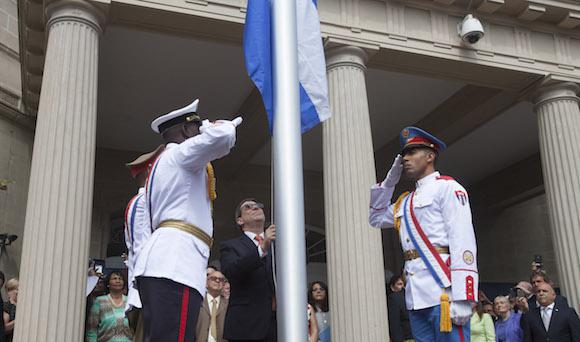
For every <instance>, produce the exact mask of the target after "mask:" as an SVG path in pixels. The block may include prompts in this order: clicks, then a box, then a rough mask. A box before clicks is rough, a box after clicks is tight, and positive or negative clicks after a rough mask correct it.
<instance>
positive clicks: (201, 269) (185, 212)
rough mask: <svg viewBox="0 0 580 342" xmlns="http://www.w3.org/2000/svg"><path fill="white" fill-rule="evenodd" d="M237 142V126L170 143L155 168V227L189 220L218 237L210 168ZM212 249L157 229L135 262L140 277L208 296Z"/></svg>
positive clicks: (151, 192) (151, 202)
mask: <svg viewBox="0 0 580 342" xmlns="http://www.w3.org/2000/svg"><path fill="white" fill-rule="evenodd" d="M235 141H236V130H235V127H234V125H233V124H231V123H228V122H224V123H222V124H221V125H210V126H209V127H207V128H205V129H204V130H203V133H201V134H199V135H196V136H195V137H192V138H189V139H187V140H186V141H184V142H182V143H181V144H174V143H170V144H167V146H166V147H165V151H164V152H163V153H162V154H161V156H160V157H159V160H158V162H157V163H155V165H154V166H153V169H152V170H151V175H150V178H149V183H148V189H147V190H148V193H147V197H146V199H147V204H148V206H149V207H150V208H151V221H152V227H157V226H158V225H159V223H160V222H162V221H164V220H183V221H187V222H189V223H190V224H193V225H195V226H197V227H199V228H200V229H202V230H203V231H205V232H206V233H207V234H208V235H209V236H212V235H213V222H212V217H211V201H210V199H209V196H208V178H207V173H206V165H207V163H209V162H210V161H212V160H215V159H218V158H221V157H223V156H225V155H227V154H228V153H229V151H230V149H231V148H232V147H233V146H234V143H235ZM209 252H210V249H209V247H208V246H207V245H206V244H205V243H204V242H202V241H201V240H198V239H197V238H196V237H194V236H193V235H191V234H189V233H186V232H183V231H181V230H178V229H173V228H162V229H154V231H153V234H152V235H151V237H150V238H149V240H148V241H147V242H146V243H145V245H144V246H143V249H142V251H141V252H140V253H139V257H138V259H137V262H136V264H135V271H134V273H135V277H138V276H146V277H155V278H166V279H171V280H173V281H175V282H177V283H180V284H183V285H186V286H189V287H192V288H194V289H196V290H197V291H198V292H199V293H200V294H201V295H202V296H204V295H205V291H206V288H205V284H206V267H207V260H208V257H209Z"/></svg>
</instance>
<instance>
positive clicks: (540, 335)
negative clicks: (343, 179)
mask: <svg viewBox="0 0 580 342" xmlns="http://www.w3.org/2000/svg"><path fill="white" fill-rule="evenodd" d="M536 298H537V301H538V304H539V306H538V307H535V308H533V309H530V311H529V312H528V313H526V314H525V315H524V316H523V317H524V318H523V319H524V339H525V341H526V342H539V341H542V342H543V341H551V342H576V341H580V319H578V314H577V313H576V311H575V310H574V309H573V308H570V307H569V306H568V305H567V304H565V302H563V301H556V292H555V291H554V289H553V288H552V286H550V284H548V283H542V284H539V285H538V288H537V290H536Z"/></svg>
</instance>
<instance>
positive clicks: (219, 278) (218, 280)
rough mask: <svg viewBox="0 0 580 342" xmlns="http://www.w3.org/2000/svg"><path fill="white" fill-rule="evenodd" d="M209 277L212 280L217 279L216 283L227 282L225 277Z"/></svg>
mask: <svg viewBox="0 0 580 342" xmlns="http://www.w3.org/2000/svg"><path fill="white" fill-rule="evenodd" d="M207 279H209V280H211V281H215V282H216V283H225V282H226V278H224V277H215V276H212V277H207Z"/></svg>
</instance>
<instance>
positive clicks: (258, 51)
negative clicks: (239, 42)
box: [244, 0, 330, 133]
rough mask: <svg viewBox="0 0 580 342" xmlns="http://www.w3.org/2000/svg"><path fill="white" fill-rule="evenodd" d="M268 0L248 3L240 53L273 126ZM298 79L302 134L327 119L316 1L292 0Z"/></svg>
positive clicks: (328, 114) (271, 60) (322, 57)
mask: <svg viewBox="0 0 580 342" xmlns="http://www.w3.org/2000/svg"><path fill="white" fill-rule="evenodd" d="M270 1H271V0H248V8H247V13H246V25H245V27H244V54H245V58H246V69H247V70H248V74H249V75H250V78H251V79H252V81H253V82H254V84H255V85H256V87H257V88H258V90H259V91H260V93H261V94H262V99H263V101H264V107H266V112H267V113H268V121H269V123H270V132H272V126H273V115H274V113H273V101H274V94H273V70H272V62H273V56H272V54H273V51H272V47H273V42H272V39H273V36H272V31H271V30H272V25H271V21H272V19H271V15H270V14H271V4H270ZM296 21H297V28H298V29H297V38H298V47H297V48H298V80H299V81H300V114H301V126H302V133H304V132H306V131H308V130H309V129H311V128H312V127H314V126H316V125H318V124H319V123H320V122H322V121H324V120H326V119H328V118H329V117H330V109H329V106H328V85H327V81H326V62H325V59H324V49H323V47H322V37H321V35H320V20H319V19H318V10H317V8H316V0H296Z"/></svg>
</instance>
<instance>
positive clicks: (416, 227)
mask: <svg viewBox="0 0 580 342" xmlns="http://www.w3.org/2000/svg"><path fill="white" fill-rule="evenodd" d="M414 196H415V192H414V191H413V192H412V193H411V195H409V196H407V197H406V198H405V204H404V205H403V209H404V210H403V213H404V220H405V229H406V231H407V234H409V238H410V239H411V241H412V242H413V245H414V246H415V249H416V250H417V251H418V252H419V255H420V256H421V260H423V262H424V263H425V265H426V266H427V269H428V270H429V272H430V273H431V275H432V276H433V278H434V279H435V281H436V282H437V284H439V286H440V287H441V288H447V287H449V286H451V271H450V269H449V267H448V266H447V264H445V262H443V259H441V256H440V255H439V253H438V252H437V251H436V250H435V247H434V246H433V245H432V244H431V242H430V241H429V239H428V238H427V235H426V234H425V232H424V231H423V229H422V228H421V225H420V223H419V221H418V220H417V217H416V216H415V212H414V210H413V197H414Z"/></svg>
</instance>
